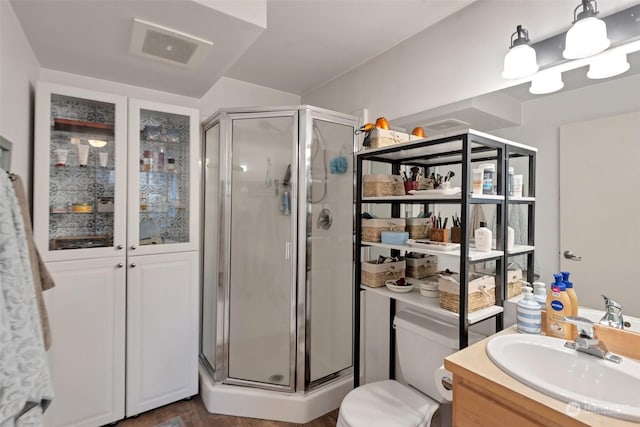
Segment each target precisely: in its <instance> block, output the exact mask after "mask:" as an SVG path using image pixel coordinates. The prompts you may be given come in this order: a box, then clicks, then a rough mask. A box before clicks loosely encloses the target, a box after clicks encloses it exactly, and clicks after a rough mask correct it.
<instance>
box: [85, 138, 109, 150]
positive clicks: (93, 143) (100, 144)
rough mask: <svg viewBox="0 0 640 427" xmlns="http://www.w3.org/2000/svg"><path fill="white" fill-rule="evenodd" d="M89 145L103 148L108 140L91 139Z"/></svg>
mask: <svg viewBox="0 0 640 427" xmlns="http://www.w3.org/2000/svg"><path fill="white" fill-rule="evenodd" d="M89 145H91V146H92V147H96V148H101V147H104V146H105V145H107V141H103V140H102V139H90V140H89Z"/></svg>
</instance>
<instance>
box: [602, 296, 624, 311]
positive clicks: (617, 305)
mask: <svg viewBox="0 0 640 427" xmlns="http://www.w3.org/2000/svg"><path fill="white" fill-rule="evenodd" d="M602 298H604V306H605V308H606V309H607V310H609V309H610V308H615V309H617V310H620V311H622V304H620V303H619V302H617V301H614V300H612V299H611V298H608V297H607V296H605V295H602Z"/></svg>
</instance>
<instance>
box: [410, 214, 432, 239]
mask: <svg viewBox="0 0 640 427" xmlns="http://www.w3.org/2000/svg"><path fill="white" fill-rule="evenodd" d="M405 221H406V222H407V231H408V232H409V238H410V239H413V240H419V239H426V238H427V237H428V236H429V229H430V228H431V218H406V219H405Z"/></svg>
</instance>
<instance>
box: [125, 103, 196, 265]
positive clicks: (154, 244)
mask: <svg viewBox="0 0 640 427" xmlns="http://www.w3.org/2000/svg"><path fill="white" fill-rule="evenodd" d="M129 106H130V110H129V114H130V135H129V144H130V147H129V186H130V187H129V212H130V218H131V220H130V222H129V230H130V232H129V233H128V234H129V239H128V240H129V249H130V251H131V250H134V251H136V252H135V253H134V252H130V253H129V254H130V255H136V254H143V253H160V252H175V251H182V250H195V249H196V243H197V242H196V237H195V236H196V234H195V230H194V229H195V228H196V227H197V223H196V222H195V221H197V220H198V214H197V208H196V206H197V205H196V201H197V198H198V195H199V193H198V188H197V186H198V180H199V178H200V177H199V175H200V172H199V161H198V159H199V155H198V151H197V145H198V144H197V141H198V138H199V134H198V116H197V112H196V110H193V109H187V108H180V107H172V106H162V105H159V104H156V103H150V102H144V101H137V100H130V103H129Z"/></svg>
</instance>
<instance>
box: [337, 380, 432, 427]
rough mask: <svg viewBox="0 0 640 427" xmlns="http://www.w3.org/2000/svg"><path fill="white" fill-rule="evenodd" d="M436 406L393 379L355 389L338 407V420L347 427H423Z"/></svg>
mask: <svg viewBox="0 0 640 427" xmlns="http://www.w3.org/2000/svg"><path fill="white" fill-rule="evenodd" d="M438 406H439V405H438V403H437V402H435V401H433V400H431V399H429V397H427V396H425V395H423V394H421V393H418V392H417V391H415V390H413V389H411V388H410V387H408V386H405V385H402V384H400V383H399V382H397V381H394V380H385V381H378V382H375V383H370V384H366V385H363V386H361V387H358V388H356V389H354V390H352V391H351V392H349V394H347V395H346V396H345V398H344V400H343V401H342V405H340V418H342V421H343V424H346V425H348V426H350V427H359V426H366V427H408V426H412V427H413V426H416V427H426V426H428V425H429V423H430V422H431V417H432V416H433V413H434V412H435V411H436V410H437V409H438Z"/></svg>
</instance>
